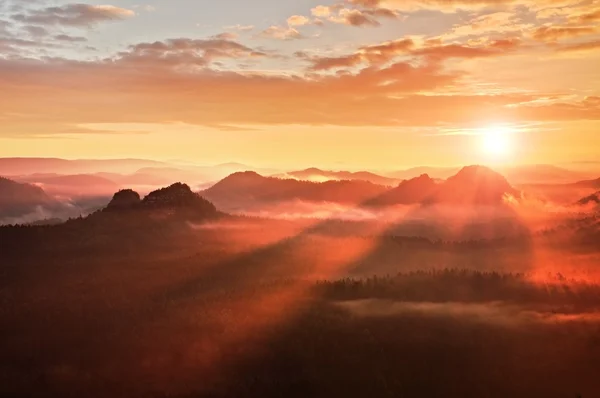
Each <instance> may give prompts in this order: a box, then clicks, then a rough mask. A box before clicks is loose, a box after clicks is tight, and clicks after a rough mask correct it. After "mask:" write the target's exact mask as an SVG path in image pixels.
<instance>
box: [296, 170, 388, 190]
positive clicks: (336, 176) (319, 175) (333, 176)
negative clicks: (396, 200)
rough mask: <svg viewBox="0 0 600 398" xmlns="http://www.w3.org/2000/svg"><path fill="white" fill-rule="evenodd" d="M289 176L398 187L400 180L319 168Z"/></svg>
mask: <svg viewBox="0 0 600 398" xmlns="http://www.w3.org/2000/svg"><path fill="white" fill-rule="evenodd" d="M287 174H288V175H289V176H292V177H294V178H297V179H299V180H306V181H313V182H322V181H327V180H348V181H353V180H361V181H368V182H371V183H373V184H377V185H388V186H392V185H396V184H397V183H398V182H399V180H398V179H396V178H390V177H384V176H380V175H378V174H375V173H371V172H368V171H358V172H350V171H328V170H321V169H318V168H314V167H312V168H309V169H306V170H300V171H292V172H289V173H287Z"/></svg>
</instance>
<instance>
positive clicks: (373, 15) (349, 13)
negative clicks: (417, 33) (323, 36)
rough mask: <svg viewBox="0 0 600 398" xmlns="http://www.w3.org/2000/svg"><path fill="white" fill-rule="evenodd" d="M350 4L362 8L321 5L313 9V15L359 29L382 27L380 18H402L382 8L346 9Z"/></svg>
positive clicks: (341, 4)
mask: <svg viewBox="0 0 600 398" xmlns="http://www.w3.org/2000/svg"><path fill="white" fill-rule="evenodd" d="M348 4H349V5H351V6H362V4H358V3H354V2H348V3H346V4H344V3H338V4H334V5H332V6H322V5H320V6H317V7H314V8H312V9H311V14H312V15H313V16H314V17H317V18H322V19H324V20H326V21H329V22H332V23H336V24H343V25H349V26H358V27H365V26H380V25H381V22H380V21H379V19H380V18H387V19H398V18H399V17H400V14H399V13H398V12H397V11H395V10H390V9H387V8H380V7H358V8H357V7H346V5H348ZM318 21H320V20H318Z"/></svg>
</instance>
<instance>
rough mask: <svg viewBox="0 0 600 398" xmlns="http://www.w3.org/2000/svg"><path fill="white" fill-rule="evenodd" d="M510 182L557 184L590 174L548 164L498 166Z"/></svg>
mask: <svg viewBox="0 0 600 398" xmlns="http://www.w3.org/2000/svg"><path fill="white" fill-rule="evenodd" d="M499 171H500V172H501V173H502V174H503V175H504V176H506V178H507V180H508V181H510V182H511V183H512V184H558V183H572V182H573V181H577V180H582V179H585V178H589V176H590V174H589V173H585V172H581V171H574V170H569V169H566V168H563V167H558V166H554V165H549V164H534V165H519V166H513V167H504V168H500V169H499Z"/></svg>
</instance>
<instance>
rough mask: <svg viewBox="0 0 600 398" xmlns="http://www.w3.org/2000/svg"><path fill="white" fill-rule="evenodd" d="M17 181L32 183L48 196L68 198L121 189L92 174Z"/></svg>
mask: <svg viewBox="0 0 600 398" xmlns="http://www.w3.org/2000/svg"><path fill="white" fill-rule="evenodd" d="M18 180H19V181H22V182H28V183H34V184H36V185H38V186H40V187H42V188H43V189H44V190H45V191H46V192H48V193H50V194H53V195H60V196H68V197H74V196H78V197H86V196H97V195H110V194H112V193H113V192H115V191H116V190H118V189H120V188H121V185H120V184H118V183H116V182H115V181H112V180H110V179H108V178H106V177H101V176H99V175H92V174H73V175H60V174H31V175H28V176H24V177H20V178H18Z"/></svg>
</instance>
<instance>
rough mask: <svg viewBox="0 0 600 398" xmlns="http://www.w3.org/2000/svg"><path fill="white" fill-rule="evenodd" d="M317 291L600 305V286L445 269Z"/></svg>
mask: <svg viewBox="0 0 600 398" xmlns="http://www.w3.org/2000/svg"><path fill="white" fill-rule="evenodd" d="M315 290H316V292H318V294H319V295H320V296H322V297H324V298H327V299H332V300H358V299H373V298H376V299H389V300H399V301H413V302H469V303H473V302H493V301H505V302H513V303H517V304H547V305H568V306H572V307H573V309H575V308H576V309H577V310H582V309H590V308H600V285H599V284H596V283H589V282H584V281H577V280H573V279H568V278H566V277H564V276H563V275H561V274H552V275H547V277H546V278H545V280H544V282H535V281H533V280H532V279H531V278H530V277H529V276H527V275H526V274H523V273H500V272H480V271H473V270H460V269H445V270H431V271H415V272H408V273H400V274H398V275H395V276H373V277H371V278H362V279H355V278H347V279H341V280H336V281H319V282H318V283H317V284H316V286H315Z"/></svg>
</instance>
